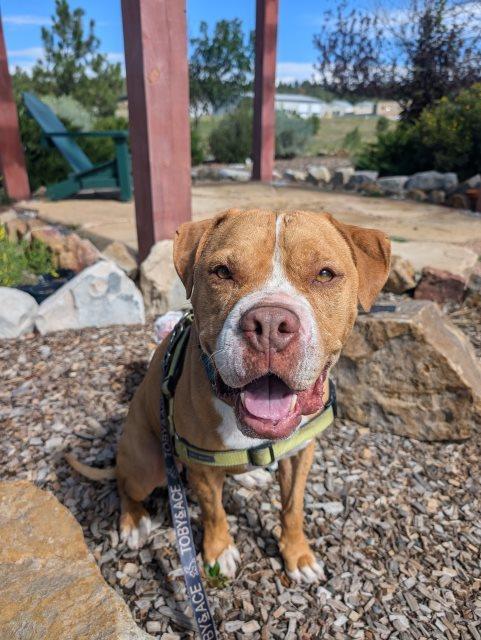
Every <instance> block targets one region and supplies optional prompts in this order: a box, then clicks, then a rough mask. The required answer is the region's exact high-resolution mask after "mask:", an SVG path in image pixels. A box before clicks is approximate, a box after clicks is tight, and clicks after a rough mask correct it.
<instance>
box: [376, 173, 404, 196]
mask: <svg viewBox="0 0 481 640" xmlns="http://www.w3.org/2000/svg"><path fill="white" fill-rule="evenodd" d="M407 181H408V176H386V177H385V178H378V181H377V183H378V185H379V186H380V187H381V189H382V190H383V191H384V192H385V193H386V194H387V195H392V196H401V195H403V194H404V189H405V187H406V182H407Z"/></svg>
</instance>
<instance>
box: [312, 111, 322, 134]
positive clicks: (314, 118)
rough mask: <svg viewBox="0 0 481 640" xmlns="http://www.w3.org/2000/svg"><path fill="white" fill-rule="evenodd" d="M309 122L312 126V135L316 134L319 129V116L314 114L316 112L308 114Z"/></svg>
mask: <svg viewBox="0 0 481 640" xmlns="http://www.w3.org/2000/svg"><path fill="white" fill-rule="evenodd" d="M309 122H310V123H311V127H312V135H313V136H315V135H317V134H318V133H319V129H320V128H321V119H320V117H319V116H316V114H313V115H312V116H309Z"/></svg>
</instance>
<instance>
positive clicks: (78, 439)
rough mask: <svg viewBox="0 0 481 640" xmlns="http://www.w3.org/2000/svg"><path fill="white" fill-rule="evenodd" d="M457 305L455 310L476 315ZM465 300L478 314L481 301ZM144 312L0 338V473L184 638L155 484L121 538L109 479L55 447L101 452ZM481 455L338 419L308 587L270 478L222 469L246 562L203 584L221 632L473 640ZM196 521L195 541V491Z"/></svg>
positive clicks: (134, 356)
mask: <svg viewBox="0 0 481 640" xmlns="http://www.w3.org/2000/svg"><path fill="white" fill-rule="evenodd" d="M469 313H470V311H469V308H468V311H467V312H465V313H464V314H458V321H459V323H460V324H463V323H464V324H466V325H467V326H469V327H472V325H473V322H472V321H469V319H468V320H466V314H468V315H469ZM473 313H474V314H477V315H472V320H474V318H475V317H477V319H478V322H479V307H478V308H477V310H476V309H475V310H474V312H473ZM150 326H151V325H149V326H148V327H133V328H125V327H113V328H108V329H101V330H84V331H82V332H66V333H58V334H54V335H52V336H49V337H34V338H33V337H31V338H26V339H22V340H17V341H4V342H2V343H0V362H1V363H2V365H1V373H0V423H1V424H2V430H1V433H0V458H1V459H2V461H3V464H2V467H1V477H2V478H3V479H14V478H26V479H29V480H31V481H33V482H35V483H36V484H37V485H38V486H40V487H42V488H45V489H48V490H50V491H52V492H53V493H54V494H55V495H56V496H57V497H58V498H59V500H60V501H61V502H62V503H63V504H64V505H66V506H67V507H68V508H69V509H70V510H71V511H72V513H73V514H74V515H75V517H76V518H77V519H78V521H79V522H80V524H81V525H82V527H83V530H84V533H85V537H86V540H87V543H88V545H89V548H90V549H91V551H92V553H93V554H94V556H95V558H96V559H97V561H98V563H99V565H100V567H101V570H102V573H103V575H104V576H105V579H106V580H107V581H108V582H109V583H110V584H111V585H112V586H113V587H114V588H115V589H116V590H117V591H118V592H119V593H120V594H121V595H122V596H123V597H124V598H125V600H126V601H127V602H128V604H129V606H130V608H131V610H132V612H133V615H134V617H135V619H136V620H137V621H138V623H139V624H140V625H141V626H142V627H144V628H146V629H147V630H148V631H150V632H151V633H152V634H153V635H154V636H156V637H162V638H164V639H165V640H169V639H171V640H173V639H174V638H193V637H194V634H193V632H192V622H191V618H190V617H189V615H188V614H189V612H188V610H187V605H186V602H185V598H184V588H183V583H182V578H181V577H180V571H179V563H178V560H177V554H176V551H175V545H174V540H173V534H172V531H171V529H170V526H169V523H170V519H169V515H168V510H167V504H166V497H165V491H163V490H158V491H157V492H156V493H155V495H154V496H153V497H152V498H151V499H150V501H149V505H148V506H149V509H150V510H151V512H152V514H153V516H154V530H153V532H152V534H151V536H150V539H149V542H148V544H147V545H146V546H145V547H144V548H143V549H141V550H140V551H138V552H137V551H131V550H129V549H128V548H127V547H126V546H125V545H124V544H123V543H121V542H120V541H119V536H118V533H117V520H118V498H117V493H116V491H115V486H114V484H113V483H112V482H107V483H105V484H100V483H95V482H90V481H87V480H85V479H83V478H80V477H79V476H78V475H76V474H75V473H74V472H72V471H71V470H70V469H69V468H68V467H67V465H66V464H65V462H64V461H63V459H62V451H63V450H64V449H72V450H73V451H74V452H75V453H76V454H77V455H78V457H80V458H81V459H82V460H83V461H85V462H87V463H90V464H92V463H93V464H95V465H98V466H104V465H109V464H111V462H112V460H113V458H114V455H115V443H116V441H117V439H118V435H119V432H120V429H121V425H122V421H123V420H124V418H125V415H126V411H127V407H128V402H129V400H130V398H131V397H132V394H133V391H134V389H135V388H136V386H137V385H138V384H139V382H140V380H141V378H142V375H143V373H144V372H145V368H146V362H147V360H148V356H149V353H150V349H151V347H152V345H151V344H149V343H150V340H151V331H150ZM477 328H478V329H479V324H478V325H477ZM472 337H473V338H474V334H473V335H472ZM476 339H477V340H478V346H479V345H480V343H479V333H478V332H476ZM473 342H475V340H474V339H473ZM480 460H481V442H479V439H478V438H476V437H473V438H472V439H471V440H469V441H467V442H464V443H449V444H428V443H422V442H417V441H410V440H407V439H403V438H399V437H396V436H392V435H389V434H385V433H376V432H373V431H369V430H368V429H365V428H360V427H358V426H356V425H355V424H347V423H344V424H342V423H340V422H338V423H337V424H336V425H335V426H334V427H333V428H331V429H330V430H329V432H327V433H326V434H325V435H323V437H322V438H321V439H320V441H319V446H318V450H317V455H316V460H315V464H314V467H313V470H312V472H311V475H310V479H309V483H308V490H307V493H306V520H307V523H306V529H307V533H308V536H309V537H310V538H311V540H313V541H314V547H315V549H316V551H317V553H318V555H319V557H320V558H322V559H323V560H324V562H325V569H326V574H327V580H326V582H325V583H323V584H321V585H312V586H309V587H307V586H302V587H300V586H297V585H294V584H291V583H290V582H289V581H288V580H287V578H286V577H285V575H284V573H283V571H282V566H281V561H280V556H279V553H278V549H277V539H278V536H279V517H278V511H279V492H278V489H277V485H276V483H274V484H273V485H271V487H269V488H267V489H265V490H251V489H246V488H244V487H242V486H241V485H239V484H238V483H236V482H235V481H234V480H230V481H228V483H227V486H226V489H225V504H226V509H227V512H228V517H229V521H230V526H231V531H232V533H233V536H234V538H235V540H236V543H237V545H238V547H239V550H240V552H241V556H242V566H241V570H240V573H239V575H238V576H237V577H236V578H235V579H234V580H232V581H231V582H230V583H228V584H222V583H221V584H211V585H210V587H209V592H210V599H211V602H212V605H213V609H214V612H215V616H216V619H217V621H218V623H219V627H220V631H221V637H222V638H244V637H246V638H262V639H267V638H282V639H285V638H287V639H289V640H295V639H297V638H300V639H304V640H307V639H310V638H321V637H322V638H336V639H337V638H338V639H340V640H341V639H344V638H366V639H372V638H401V639H402V640H408V639H411V638H426V639H432V638H440V639H444V638H462V639H467V638H474V639H475V640H478V639H480V638H481V562H480V559H479V557H480V556H479V554H480V545H481V504H480V489H481V487H480V476H481V474H480ZM192 519H193V524H194V532H195V537H196V544H197V545H198V548H200V543H201V535H202V532H201V525H200V521H199V511H198V507H197V505H196V504H195V502H194V501H193V499H192Z"/></svg>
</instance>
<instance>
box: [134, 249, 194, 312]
mask: <svg viewBox="0 0 481 640" xmlns="http://www.w3.org/2000/svg"><path fill="white" fill-rule="evenodd" d="M140 288H141V290H142V294H143V296H144V302H145V308H146V310H147V311H148V312H149V313H153V314H156V315H160V314H162V313H167V311H177V310H179V309H183V308H185V307H187V306H190V305H189V303H188V301H187V298H186V297H185V289H184V285H183V284H182V282H181V280H180V278H179V276H178V275H177V272H176V270H175V267H174V261H173V243H172V240H161V241H160V242H157V243H156V244H155V245H154V246H153V247H152V249H151V250H150V253H149V255H148V256H147V258H146V259H145V260H144V262H143V263H142V265H141V267H140Z"/></svg>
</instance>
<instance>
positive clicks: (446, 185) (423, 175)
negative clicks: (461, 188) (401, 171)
mask: <svg viewBox="0 0 481 640" xmlns="http://www.w3.org/2000/svg"><path fill="white" fill-rule="evenodd" d="M457 184H458V176H457V175H456V174H455V173H440V172H439V171H421V172H419V173H415V174H414V175H412V176H411V177H410V178H409V180H408V181H407V183H406V189H407V190H408V191H410V190H416V189H420V190H421V191H434V189H442V190H443V191H449V190H450V189H453V188H454V187H456V186H457Z"/></svg>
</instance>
